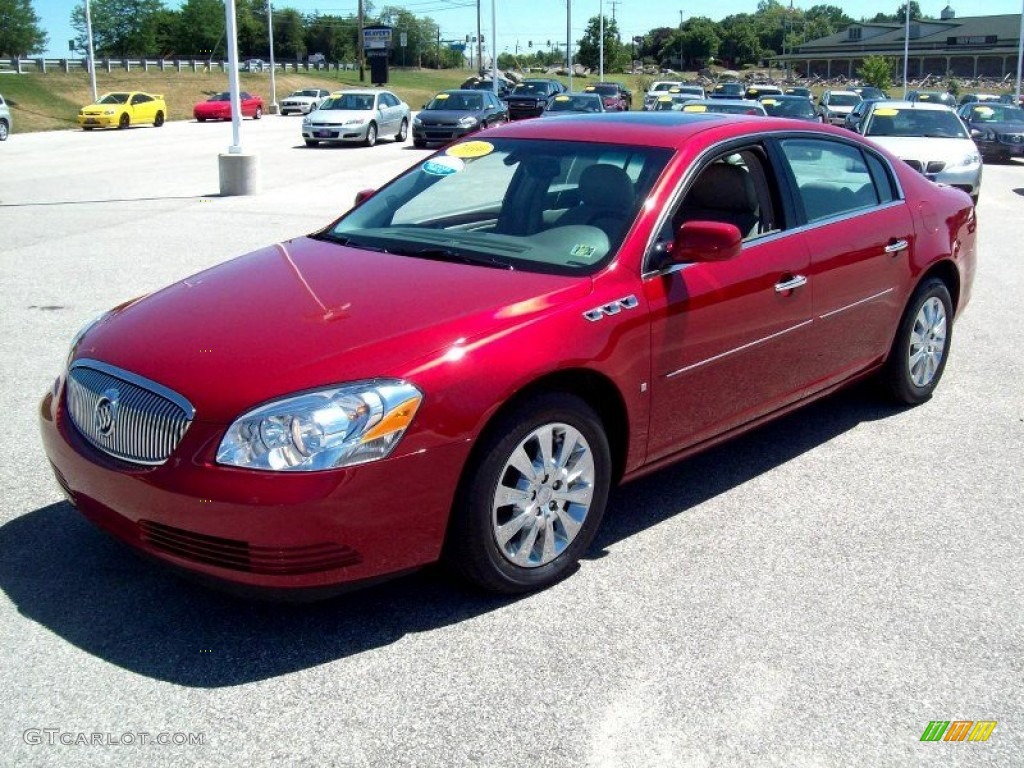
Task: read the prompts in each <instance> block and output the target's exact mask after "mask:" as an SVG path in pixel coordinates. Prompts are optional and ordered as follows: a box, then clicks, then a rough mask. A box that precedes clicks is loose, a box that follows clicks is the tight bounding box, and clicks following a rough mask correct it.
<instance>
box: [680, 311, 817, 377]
mask: <svg viewBox="0 0 1024 768" xmlns="http://www.w3.org/2000/svg"><path fill="white" fill-rule="evenodd" d="M812 322H814V321H813V320H804V321H803V322H802V323H797V324H796V325H793V326H790V327H789V328H785V329H783V330H781V331H776V332H775V333H773V334H771V335H769V336H765V337H763V338H760V339H755V340H754V341H748V342H747V343H746V344H743V345H742V346H739V347H736V348H735V349H730V350H727V351H725V352H720V353H719V354H717V355H714V356H713V357H709V358H707V359H705V360H700V361H698V362H696V363H690V365H687V366H685V367H683V368H680V369H678V370H676V371H672V372H671V373H666V374H665V378H666V379H671V378H673V377H675V376H678V375H680V374H682V373H686V372H687V371H692V370H693V369H694V368H700V367H701V366H702V365H707V364H708V363H713V362H715V361H716V360H721V359H722V358H723V357H729V355H734V354H736V353H737V352H742V351H743V350H745V349H750V348H751V347H756V346H757V345H758V344H764V343H765V342H766V341H771V340H772V339H777V338H778V337H779V336H784V335H785V334H787V333H791V332H792V331H795V330H797V329H799V328H803V327H804V326H805V325H810V324H811V323H812Z"/></svg>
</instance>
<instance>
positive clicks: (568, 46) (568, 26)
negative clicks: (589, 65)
mask: <svg viewBox="0 0 1024 768" xmlns="http://www.w3.org/2000/svg"><path fill="white" fill-rule="evenodd" d="M565 68H566V70H568V72H569V90H570V91H571V90H572V0H565Z"/></svg>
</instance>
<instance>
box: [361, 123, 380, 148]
mask: <svg viewBox="0 0 1024 768" xmlns="http://www.w3.org/2000/svg"><path fill="white" fill-rule="evenodd" d="M363 143H364V144H366V146H368V147H372V146H373V145H374V144H376V143H377V124H376V123H370V124H369V126H367V128H366V140H365V141H364V142H363Z"/></svg>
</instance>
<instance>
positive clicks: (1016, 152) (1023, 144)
mask: <svg viewBox="0 0 1024 768" xmlns="http://www.w3.org/2000/svg"><path fill="white" fill-rule="evenodd" d="M1018 138H1019V139H1020V140H1019V141H1018V140H1017V139H1018ZM974 143H975V145H976V146H977V147H978V152H980V153H981V154H982V155H984V156H986V157H1021V156H1024V137H1017V136H1006V137H1002V136H1001V137H999V138H997V139H990V140H983V139H978V138H975V139H974Z"/></svg>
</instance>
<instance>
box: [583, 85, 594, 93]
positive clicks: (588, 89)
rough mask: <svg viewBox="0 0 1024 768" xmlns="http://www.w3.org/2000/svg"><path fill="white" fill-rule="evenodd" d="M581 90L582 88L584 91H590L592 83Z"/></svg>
mask: <svg viewBox="0 0 1024 768" xmlns="http://www.w3.org/2000/svg"><path fill="white" fill-rule="evenodd" d="M583 90H584V91H587V92H590V91H592V90H594V86H592V85H588V86H587V87H586V88H584V89H583Z"/></svg>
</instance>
